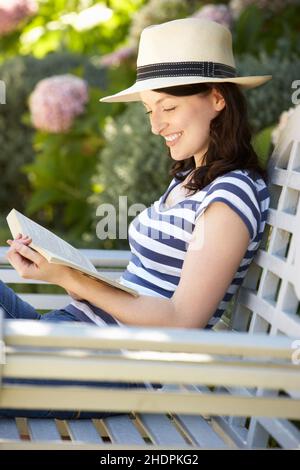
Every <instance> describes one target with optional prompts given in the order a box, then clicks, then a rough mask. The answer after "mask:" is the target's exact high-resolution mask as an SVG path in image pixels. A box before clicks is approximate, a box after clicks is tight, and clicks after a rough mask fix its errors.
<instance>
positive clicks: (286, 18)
mask: <svg viewBox="0 0 300 470" xmlns="http://www.w3.org/2000/svg"><path fill="white" fill-rule="evenodd" d="M299 15H300V5H299V4H298V5H294V6H292V5H290V6H289V7H287V8H283V9H282V10H281V11H280V14H279V13H276V12H273V11H271V10H270V9H261V8H259V7H258V6H256V5H255V4H253V5H251V6H249V7H247V8H246V9H245V10H244V11H243V12H242V13H241V15H240V16H239V18H238V19H237V21H236V22H235V25H234V30H233V45H234V51H235V53H236V54H246V53H247V54H252V55H254V56H256V57H258V56H259V54H260V53H261V51H264V52H265V53H267V54H272V53H273V52H274V51H275V50H276V49H277V48H278V44H279V43H280V42H281V41H282V39H285V41H287V42H288V43H289V44H290V48H291V53H293V52H294V53H297V52H298V53H299V50H300V38H299Z"/></svg>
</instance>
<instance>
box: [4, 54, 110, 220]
mask: <svg viewBox="0 0 300 470" xmlns="http://www.w3.org/2000/svg"><path fill="white" fill-rule="evenodd" d="M53 71H55V73H56V74H63V73H68V72H73V73H76V74H79V75H82V77H83V78H85V80H86V81H87V82H88V83H89V85H91V86H97V87H100V88H105V76H104V71H102V72H99V69H98V68H97V67H95V66H94V65H93V64H92V63H91V61H90V60H89V59H88V58H87V57H82V56H78V55H74V54H69V53H57V54H56V53H55V54H49V55H48V56H47V57H45V58H44V59H42V60H39V59H36V58H34V57H31V56H28V57H21V56H20V57H16V58H13V59H9V60H7V61H6V62H4V63H3V64H1V65H0V78H1V80H3V81H4V82H5V84H6V90H7V93H6V95H7V96H6V102H7V104H6V105H1V106H0V147H1V153H0V171H1V174H2V175H5V178H3V180H2V184H1V187H0V211H2V212H3V211H4V212H5V211H7V208H10V207H13V206H15V207H17V208H18V209H19V210H24V207H25V204H26V201H27V199H28V197H29V194H30V188H29V184H28V180H27V178H26V177H25V175H24V174H23V173H22V172H21V171H20V168H21V167H22V165H23V164H25V163H29V162H32V161H33V159H34V149H33V146H32V139H33V135H34V131H33V129H32V128H31V126H30V125H28V123H26V122H25V121H24V120H22V119H21V116H22V115H23V114H24V113H26V112H27V111H28V103H27V100H28V96H29V94H30V93H31V91H32V90H33V88H34V86H35V85H36V83H37V82H38V81H40V80H41V79H43V78H45V77H48V76H49V75H52V74H53ZM99 95H100V91H99Z"/></svg>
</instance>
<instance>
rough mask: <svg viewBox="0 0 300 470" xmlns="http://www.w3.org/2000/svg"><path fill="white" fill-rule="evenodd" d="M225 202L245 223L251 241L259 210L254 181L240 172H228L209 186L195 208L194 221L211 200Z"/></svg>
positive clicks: (256, 231)
mask: <svg viewBox="0 0 300 470" xmlns="http://www.w3.org/2000/svg"><path fill="white" fill-rule="evenodd" d="M217 201H220V202H223V203H225V204H227V206H229V207H230V208H231V209H232V210H233V211H234V212H235V213H236V214H237V215H238V216H239V217H240V218H241V219H242V221H243V222H244V223H245V225H246V227H247V229H248V232H249V235H250V241H251V242H252V241H253V240H254V239H255V237H256V235H257V234H258V232H259V229H260V222H261V210H260V203H259V197H258V192H257V189H256V186H255V182H254V181H253V180H252V179H251V178H249V177H248V176H246V175H244V174H242V173H234V172H232V173H228V174H226V175H224V176H221V177H220V178H218V179H217V180H216V182H214V183H212V185H211V186H210V187H209V189H208V191H207V193H206V195H205V197H204V199H203V200H202V202H201V204H200V205H199V207H198V209H197V210H196V216H195V222H196V221H197V219H198V218H199V217H200V216H201V215H202V214H203V212H204V211H205V210H206V209H207V207H208V206H209V205H210V204H212V203H213V202H217Z"/></svg>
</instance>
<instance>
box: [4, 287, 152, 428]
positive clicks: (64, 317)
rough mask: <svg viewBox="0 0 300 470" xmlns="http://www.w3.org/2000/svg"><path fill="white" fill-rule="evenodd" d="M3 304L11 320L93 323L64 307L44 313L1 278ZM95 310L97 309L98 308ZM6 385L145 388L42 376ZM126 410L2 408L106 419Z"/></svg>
mask: <svg viewBox="0 0 300 470" xmlns="http://www.w3.org/2000/svg"><path fill="white" fill-rule="evenodd" d="M0 307H2V309H3V310H4V313H5V318H9V319H26V320H41V321H48V322H61V321H79V322H80V321H81V322H83V321H86V322H87V323H90V319H89V318H87V317H86V320H85V319H84V318H85V317H84V315H83V316H80V317H78V316H76V314H75V313H71V312H67V311H66V310H64V309H61V310H52V311H51V312H48V313H45V314H44V315H41V314H40V313H38V312H37V311H36V310H35V309H34V307H32V306H31V305H30V304H28V303H27V302H24V301H23V300H21V299H20V297H18V296H17V294H15V292H14V291H13V290H12V289H10V288H9V287H8V286H7V285H6V284H4V282H2V281H1V280H0ZM95 312H97V308H96V307H95ZM3 383H5V384H22V385H25V384H28V385H29V384H36V385H40V386H43V385H44V386H45V385H56V386H58V387H59V386H66V385H67V386H68V385H70V386H74V385H80V386H82V385H88V386H90V387H98V388H106V387H108V388H137V387H139V388H145V385H144V384H142V383H141V384H136V383H124V382H120V383H118V382H92V381H89V382H88V381H78V380H43V379H4V380H3ZM120 414H123V413H121V412H120V413H114V412H101V411H100V412H99V411H80V410H74V411H60V410H59V411H58V410H57V411H56V410H51V411H47V410H21V409H0V417H5V418H7V417H16V416H18V417H25V418H57V419H87V418H105V417H108V416H116V415H120Z"/></svg>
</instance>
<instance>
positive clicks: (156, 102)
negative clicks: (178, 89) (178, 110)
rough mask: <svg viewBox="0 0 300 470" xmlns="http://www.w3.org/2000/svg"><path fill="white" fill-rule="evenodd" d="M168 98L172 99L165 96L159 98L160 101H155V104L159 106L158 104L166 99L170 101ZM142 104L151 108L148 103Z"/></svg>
mask: <svg viewBox="0 0 300 470" xmlns="http://www.w3.org/2000/svg"><path fill="white" fill-rule="evenodd" d="M168 98H170V97H169V96H164V97H163V98H159V100H157V101H155V103H154V104H158V103H160V102H161V101H163V100H166V99H168ZM142 103H143V104H144V105H145V106H149V105H148V104H147V103H144V101H142Z"/></svg>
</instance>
